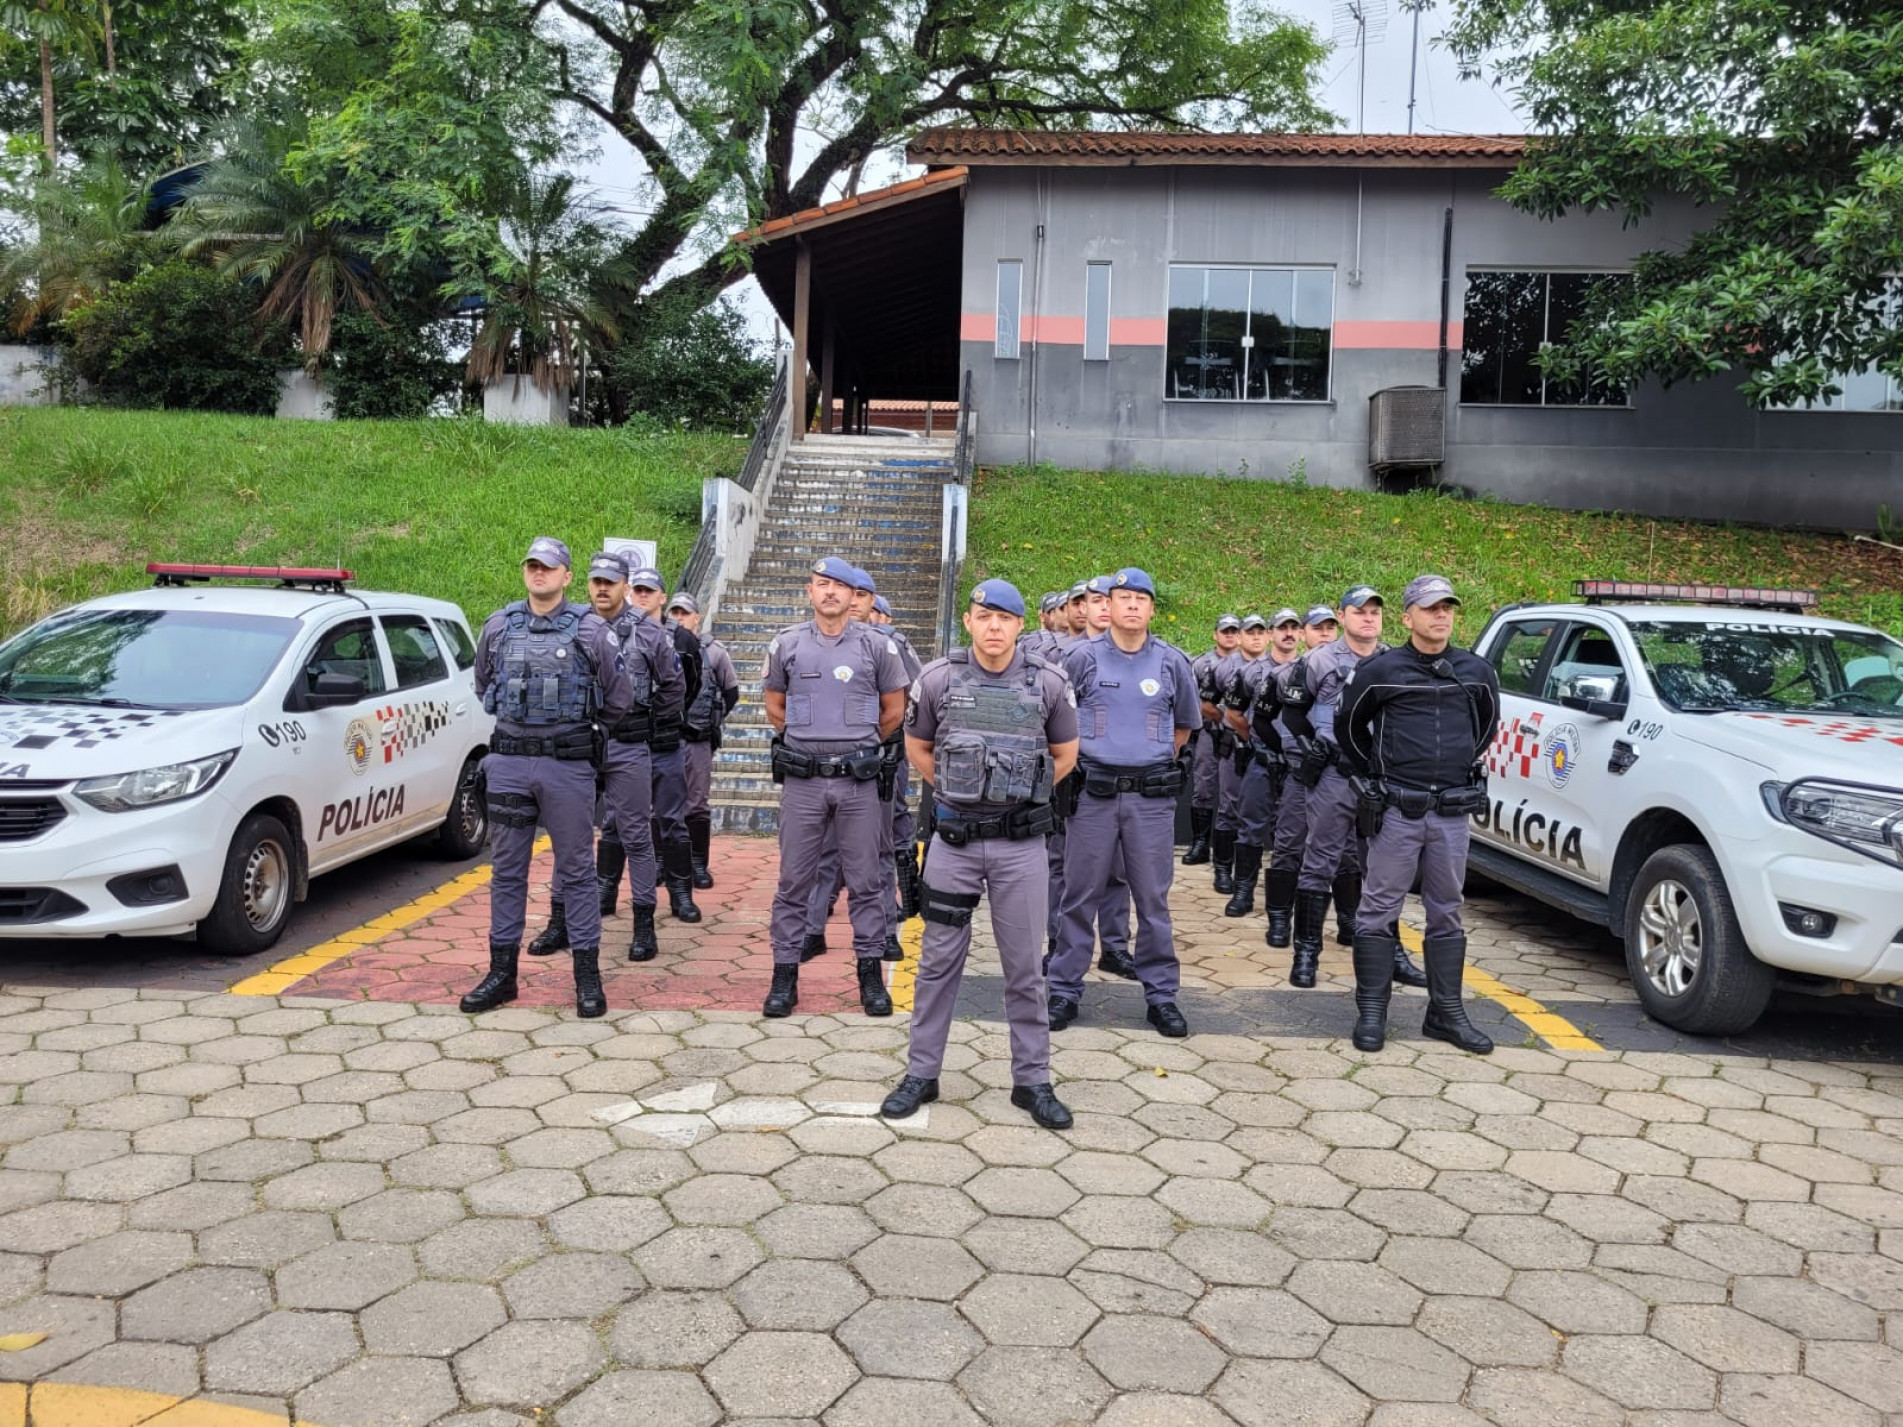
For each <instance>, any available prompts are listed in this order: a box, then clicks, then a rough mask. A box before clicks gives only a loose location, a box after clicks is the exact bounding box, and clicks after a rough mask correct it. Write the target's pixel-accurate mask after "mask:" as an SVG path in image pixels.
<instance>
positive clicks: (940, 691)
mask: <svg viewBox="0 0 1903 1427" xmlns="http://www.w3.org/2000/svg"><path fill="white" fill-rule="evenodd" d="M1033 657H1035V656H1033ZM966 671H968V676H969V677H970V678H972V679H974V680H976V681H977V682H979V683H981V684H991V685H996V686H998V687H1001V688H1002V687H1009V686H1016V685H1019V684H1022V683H1023V682H1024V675H1025V663H1024V650H1023V648H1022V646H1020V647H1019V648H1018V649H1016V650H1014V651H1013V652H1012V655H1011V662H1010V663H1009V664H1007V665H1005V667H1004V670H1003V672H1001V673H997V674H994V673H992V672H991V671H990V670H989V669H986V668H985V667H984V666H983V665H981V664H980V663H979V662H978V661H977V660H976V659H973V660H972V661H971V662H970V663H969V664H967V665H966V666H965V669H964V671H959V670H955V669H954V667H953V665H952V664H951V662H950V661H949V660H946V659H934V660H933V661H932V662H931V663H929V664H927V665H926V666H925V668H924V670H923V671H922V672H921V673H920V674H919V676H918V680H917V682H916V683H914V684H913V685H912V694H911V697H910V699H909V700H907V702H906V707H905V731H906V733H907V734H908V735H909V736H911V737H913V738H917V739H922V740H923V741H925V742H927V743H930V744H931V745H932V746H933V748H934V749H936V748H937V745H938V735H939V731H940V729H941V728H945V729H948V730H949V729H955V728H956V727H957V710H955V709H951V708H949V707H948V703H949V695H950V692H951V688H952V685H953V683H954V675H955V674H957V673H961V672H966ZM1038 695H1039V697H1040V698H1041V699H1042V700H1043V702H1044V741H1045V743H1047V744H1049V745H1051V746H1053V747H1055V746H1056V745H1057V744H1060V743H1069V742H1070V741H1071V740H1072V739H1073V738H1075V737H1077V696H1076V695H1075V694H1074V693H1072V692H1071V687H1070V680H1069V678H1067V677H1066V676H1065V674H1064V671H1063V670H1062V669H1060V668H1059V667H1058V666H1057V665H1055V664H1051V663H1049V662H1046V663H1045V666H1044V668H1042V669H1040V670H1039V671H1038ZM1026 712H1029V710H1028V709H1027V710H1026ZM969 806H970V808H971V810H972V811H974V812H990V811H994V809H993V808H991V807H990V806H989V805H988V804H984V803H973V804H971V805H969Z"/></svg>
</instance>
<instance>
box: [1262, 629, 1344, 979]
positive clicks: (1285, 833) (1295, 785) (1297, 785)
mask: <svg viewBox="0 0 1903 1427" xmlns="http://www.w3.org/2000/svg"><path fill="white" fill-rule="evenodd" d="M1281 617H1282V616H1281V614H1277V615H1276V619H1277V621H1278V623H1279V622H1280V620H1281ZM1340 635H1341V623H1340V621H1339V620H1337V619H1336V618H1335V611H1334V610H1333V609H1331V608H1330V607H1329V606H1327V605H1314V606H1312V607H1311V608H1310V609H1309V611H1308V613H1307V615H1305V616H1303V618H1302V622H1301V649H1300V651H1298V652H1297V654H1296V657H1295V658H1294V659H1292V660H1290V661H1289V662H1287V663H1285V664H1278V665H1276V666H1275V667H1274V668H1273V669H1271V670H1270V671H1269V678H1268V681H1267V683H1266V684H1265V685H1264V686H1263V697H1262V698H1260V699H1258V700H1257V702H1256V706H1255V711H1254V713H1253V714H1252V716H1251V722H1252V723H1253V725H1254V729H1255V736H1256V738H1257V740H1258V741H1259V742H1261V744H1262V745H1263V746H1264V747H1267V746H1269V745H1271V744H1273V745H1274V746H1275V747H1276V748H1277V749H1279V751H1280V752H1281V755H1282V776H1281V779H1280V783H1279V791H1278V792H1277V794H1276V800H1275V819H1274V823H1275V840H1274V843H1273V852H1272V854H1271V856H1270V859H1269V870H1268V872H1267V873H1266V874H1264V876H1263V879H1262V902H1263V905H1264V906H1265V907H1266V908H1267V909H1268V913H1269V926H1268V930H1267V931H1266V932H1264V933H1263V938H1262V939H1263V940H1264V941H1266V942H1267V943H1268V944H1269V945H1270V946H1272V947H1285V946H1287V945H1288V944H1289V938H1290V935H1291V932H1292V929H1293V922H1294V914H1295V888H1296V882H1297V879H1298V878H1299V877H1300V876H1301V871H1302V851H1303V849H1304V848H1306V847H1307V846H1308V807H1307V797H1308V788H1307V787H1306V785H1304V784H1303V782H1302V780H1301V779H1299V778H1297V777H1295V776H1294V769H1295V764H1296V762H1297V761H1298V759H1299V756H1300V752H1301V750H1300V747H1299V744H1298V741H1297V739H1296V736H1295V732H1294V730H1293V729H1291V728H1289V727H1288V726H1287V723H1286V721H1285V720H1283V719H1282V717H1281V714H1282V710H1283V707H1284V706H1285V704H1287V703H1288V702H1289V700H1288V692H1289V681H1290V680H1291V679H1293V678H1295V677H1298V676H1299V675H1300V674H1301V672H1302V670H1301V662H1302V660H1303V658H1305V657H1306V654H1307V651H1308V650H1311V649H1317V648H1320V647H1321V646H1322V645H1324V644H1332V643H1334V641H1335V640H1336V639H1337V638H1339V637H1340ZM1296 984H1297V985H1301V984H1303V983H1302V982H1299V981H1298V982H1296ZM1307 984H1308V985H1311V986H1312V985H1313V984H1314V981H1313V979H1312V978H1311V979H1310V980H1309V981H1308V982H1307Z"/></svg>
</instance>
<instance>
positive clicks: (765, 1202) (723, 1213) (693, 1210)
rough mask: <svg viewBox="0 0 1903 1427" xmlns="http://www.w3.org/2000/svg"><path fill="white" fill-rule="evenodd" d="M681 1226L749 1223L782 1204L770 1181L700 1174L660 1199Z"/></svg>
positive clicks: (743, 1175)
mask: <svg viewBox="0 0 1903 1427" xmlns="http://www.w3.org/2000/svg"><path fill="white" fill-rule="evenodd" d="M661 1202H662V1203H664V1204H666V1205H667V1210H668V1212H669V1213H670V1214H672V1215H673V1216H674V1218H675V1219H676V1220H677V1221H679V1222H680V1223H682V1224H715V1225H726V1226H730V1227H731V1226H738V1225H741V1224H750V1223H752V1222H753V1221H754V1220H755V1219H758V1218H759V1217H760V1216H761V1215H763V1214H766V1213H769V1212H771V1211H772V1210H774V1209H777V1208H779V1207H780V1205H781V1204H782V1203H784V1202H785V1201H784V1200H783V1199H782V1198H781V1195H780V1191H779V1190H777V1189H775V1188H774V1187H773V1183H772V1181H770V1180H767V1179H762V1178H759V1177H758V1176H755V1175H750V1174H703V1175H701V1176H700V1177H699V1178H697V1179H690V1180H688V1181H687V1183H685V1184H683V1185H681V1186H680V1187H679V1188H676V1189H671V1190H669V1191H668V1192H667V1193H666V1194H664V1195H663V1196H662V1197H661Z"/></svg>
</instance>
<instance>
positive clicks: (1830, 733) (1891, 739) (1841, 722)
mask: <svg viewBox="0 0 1903 1427" xmlns="http://www.w3.org/2000/svg"><path fill="white" fill-rule="evenodd" d="M1745 717H1746V718H1755V719H1759V720H1761V721H1763V722H1765V723H1774V724H1776V725H1777V726H1778V727H1779V728H1802V729H1807V730H1809V731H1810V732H1811V733H1814V734H1816V735H1817V736H1818V737H1819V738H1834V739H1836V740H1837V741H1838V742H1839V743H1873V742H1882V743H1894V744H1895V745H1896V746H1897V747H1898V748H1903V734H1894V733H1885V732H1884V731H1883V730H1882V729H1880V728H1877V727H1876V726H1875V725H1873V724H1867V723H1851V722H1850V721H1849V720H1848V719H1841V718H1833V719H1815V718H1799V717H1797V716H1796V715H1793V714H1772V713H1753V714H1746V715H1745Z"/></svg>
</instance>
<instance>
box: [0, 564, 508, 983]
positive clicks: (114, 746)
mask: <svg viewBox="0 0 1903 1427" xmlns="http://www.w3.org/2000/svg"><path fill="white" fill-rule="evenodd" d="M146 572H147V573H148V574H151V575H154V576H156V577H157V579H156V584H155V586H154V587H153V588H151V589H147V590H140V591H136V592H133V593H128V594H119V595H111V596H108V597H106V598H104V599H97V600H90V601H88V602H86V603H85V604H81V605H76V606H74V607H73V608H71V609H66V610H62V611H60V612H59V613H58V614H55V615H52V616H51V617H49V618H47V619H45V620H42V621H41V622H40V623H38V624H36V625H34V626H33V627H32V628H30V629H28V630H26V631H25V632H24V633H22V634H20V635H18V636H16V637H15V638H13V639H12V640H10V641H8V642H7V643H6V644H4V645H0V937H100V936H121V935H133V934H136V935H140V936H166V935H172V934H178V933H184V932H189V931H192V930H193V929H196V930H197V933H198V939H199V941H200V942H201V943H203V944H204V945H206V946H208V947H210V948H212V949H214V950H216V951H219V952H227V953H244V952H253V951H259V950H262V949H263V948H265V947H268V946H270V945H271V944H272V943H273V942H275V941H276V940H277V939H278V937H279V936H280V935H281V934H282V932H283V931H284V927H285V924H286V922H287V921H288V920H289V917H290V913H291V908H292V906H293V904H294V903H296V902H298V901H301V900H302V899H303V897H304V893H305V889H306V887H307V885H308V883H309V879H310V878H311V877H313V876H315V875H316V874H318V873H321V872H328V871H330V870H331V869H333V868H336V867H341V866H343V865H344V864H345V863H347V862H354V861H355V860H356V859H357V858H359V857H363V856H364V855H366V854H368V853H371V852H375V851H376V850H377V849H379V848H383V847H388V846H390V845H391V844H392V843H396V842H401V841H403V840H404V839H406V838H411V837H416V836H417V835H419V834H423V833H434V834H435V836H436V838H437V840H438V842H439V844H440V846H441V849H442V851H443V853H444V854H445V855H446V856H449V857H467V856H470V855H471V854H473V853H474V852H475V851H476V850H477V849H479V848H480V847H481V846H482V844H483V842H484V841H485V839H486V838H487V836H488V831H489V828H488V811H487V808H486V806H485V804H484V800H483V796H482V781H481V772H480V770H481V762H482V754H483V752H484V750H485V748H486V745H487V743H488V740H489V733H490V730H491V728H492V727H493V724H494V720H493V719H491V718H490V717H489V716H488V715H487V714H486V713H484V712H483V709H482V705H481V703H480V701H479V700H478V699H477V698H476V692H475V685H474V680H473V676H472V674H471V666H472V665H473V663H474V662H475V643H474V641H473V640H472V639H471V638H470V635H469V628H468V626H467V624H465V623H464V620H463V616H462V612H461V611H460V610H459V609H457V608H456V606H454V605H452V604H448V603H445V602H444V601H442V600H433V599H423V598H419V597H417V596H413V595H398V594H375V593H371V592H369V591H353V590H349V589H347V588H346V585H345V582H346V581H347V580H349V579H350V572H349V571H347V570H292V569H275V568H268V567H267V568H258V567H250V566H223V565H148V566H147V567H146ZM231 578H244V579H253V580H258V579H263V580H269V581H272V582H273V583H274V584H275V585H276V586H277V587H276V588H255V587H246V586H242V585H231V584H225V583H213V582H214V581H223V580H227V579H231Z"/></svg>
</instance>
